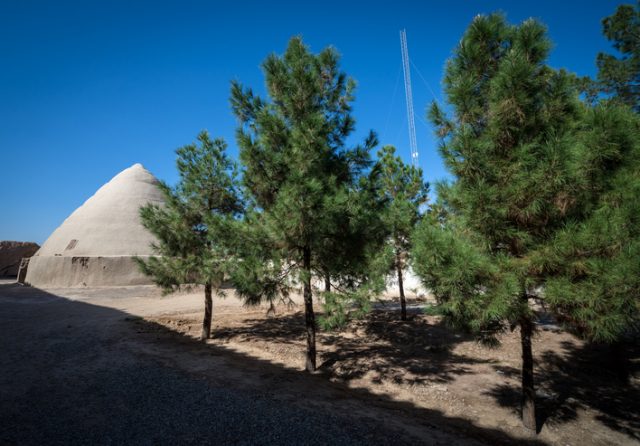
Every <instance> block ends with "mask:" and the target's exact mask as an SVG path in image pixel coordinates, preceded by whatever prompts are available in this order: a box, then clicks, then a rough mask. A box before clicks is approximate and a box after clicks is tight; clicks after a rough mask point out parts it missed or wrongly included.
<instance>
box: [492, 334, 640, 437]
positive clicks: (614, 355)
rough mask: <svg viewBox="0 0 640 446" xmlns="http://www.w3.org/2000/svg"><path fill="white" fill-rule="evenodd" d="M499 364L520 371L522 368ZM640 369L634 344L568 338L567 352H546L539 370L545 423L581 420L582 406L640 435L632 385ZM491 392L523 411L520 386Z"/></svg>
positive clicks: (639, 403)
mask: <svg viewBox="0 0 640 446" xmlns="http://www.w3.org/2000/svg"><path fill="white" fill-rule="evenodd" d="M534 349H535V344H534ZM494 368H495V369H496V370H499V371H500V372H501V373H503V374H504V375H506V376H511V377H514V378H519V376H520V370H519V369H515V368H512V367H501V366H496V367H494ZM639 369H640V347H639V346H638V345H637V344H634V343H628V344H619V345H617V346H614V347H611V346H607V345H593V344H585V345H584V346H582V347H577V346H576V345H574V344H572V343H571V342H564V343H563V344H562V350H561V351H553V350H547V351H545V352H544V353H543V354H542V355H541V359H540V360H539V361H538V362H537V363H536V370H535V372H536V387H537V392H536V393H537V399H538V401H537V404H538V412H537V418H538V426H539V428H541V427H542V425H544V424H550V425H561V424H562V423H565V422H567V421H571V420H575V419H576V418H577V417H578V410H580V409H587V408H590V409H593V410H596V411H597V412H598V415H597V416H596V419H598V420H599V421H601V422H602V423H603V424H605V425H606V426H608V427H609V428H611V429H613V430H616V431H619V432H622V433H624V434H626V435H628V436H629V437H630V438H633V439H635V440H640V392H639V391H638V388H637V386H633V385H630V380H631V377H632V376H634V374H637V373H638V372H639V371H640V370H639ZM489 393H490V394H491V395H492V396H493V397H494V398H495V399H496V401H497V402H498V403H499V404H500V405H501V406H503V407H510V408H512V409H513V410H514V412H519V411H520V397H521V396H520V389H518V388H514V387H511V386H506V385H500V386H497V387H495V388H494V389H492V390H491V391H490V392H489Z"/></svg>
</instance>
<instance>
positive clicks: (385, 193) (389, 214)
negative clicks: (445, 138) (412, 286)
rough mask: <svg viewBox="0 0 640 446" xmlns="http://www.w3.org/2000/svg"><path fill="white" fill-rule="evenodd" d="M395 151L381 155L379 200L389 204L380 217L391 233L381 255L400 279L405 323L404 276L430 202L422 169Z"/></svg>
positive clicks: (389, 149)
mask: <svg viewBox="0 0 640 446" xmlns="http://www.w3.org/2000/svg"><path fill="white" fill-rule="evenodd" d="M395 151H396V149H395V147H393V146H385V147H383V148H382V150H380V151H379V152H378V162H377V163H376V169H377V172H376V173H377V175H376V179H377V182H378V187H377V191H378V194H379V198H380V199H381V200H382V201H383V202H384V203H385V207H384V209H383V210H382V212H381V214H380V217H381V219H382V224H383V227H384V228H386V230H387V231H388V234H389V236H388V240H387V241H388V243H387V244H386V245H385V247H384V248H385V249H383V250H382V251H381V256H382V257H384V258H388V259H389V260H390V261H389V262H388V263H387V264H388V266H389V269H388V270H387V271H386V273H391V274H394V275H396V277H397V280H398V290H399V293H400V308H401V319H402V320H403V321H404V320H406V319H407V302H406V299H405V295H404V283H403V274H404V270H405V269H406V268H407V267H408V265H409V258H410V255H411V249H410V248H411V235H412V234H413V232H414V230H415V226H416V224H417V223H418V221H419V219H420V206H421V205H422V204H424V203H426V201H427V192H428V185H427V184H426V183H424V181H423V180H422V169H419V168H415V167H413V166H410V165H406V164H404V163H403V161H402V159H401V158H400V157H399V156H396V154H395Z"/></svg>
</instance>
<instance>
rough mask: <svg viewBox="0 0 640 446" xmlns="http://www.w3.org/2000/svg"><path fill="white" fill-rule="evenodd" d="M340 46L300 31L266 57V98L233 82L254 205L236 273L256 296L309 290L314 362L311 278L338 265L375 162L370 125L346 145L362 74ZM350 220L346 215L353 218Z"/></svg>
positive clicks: (311, 361)
mask: <svg viewBox="0 0 640 446" xmlns="http://www.w3.org/2000/svg"><path fill="white" fill-rule="evenodd" d="M338 59H339V57H338V54H337V53H336V51H335V50H334V49H332V48H327V49H325V50H323V51H321V52H320V53H319V54H317V55H316V54H312V53H311V52H310V51H309V50H308V48H307V47H306V46H305V45H304V44H303V42H302V40H301V39H300V38H299V37H295V38H293V39H291V41H290V42H289V45H288V47H287V50H286V51H285V53H284V55H283V56H282V57H279V56H277V55H271V56H269V57H268V58H267V59H266V60H265V62H264V63H263V65H262V68H263V71H264V74H265V79H266V88H267V93H268V96H269V100H265V99H262V98H260V97H258V96H256V95H255V94H254V93H253V91H252V90H251V89H245V88H243V87H242V86H241V85H240V84H239V83H237V82H234V83H233V84H232V89H231V104H232V108H233V111H234V113H235V115H236V116H237V117H238V120H239V122H240V127H239V128H238V131H237V140H238V145H239V146H240V158H241V160H242V163H243V166H244V184H245V187H246V189H247V190H248V192H249V195H250V198H251V199H252V203H253V206H254V209H255V212H254V213H253V214H252V219H251V224H252V225H253V228H249V229H247V234H248V237H247V240H248V241H249V242H248V243H249V244H251V246H249V247H246V246H245V253H246V252H248V253H250V254H251V255H249V256H247V257H246V260H245V261H243V262H241V264H240V268H239V269H238V270H237V273H236V277H235V279H234V281H235V283H236V285H237V288H238V291H239V292H240V294H242V295H244V296H245V297H246V298H247V299H248V300H250V301H253V302H256V301H259V300H260V299H262V298H267V299H271V298H273V297H274V296H275V295H277V294H278V293H281V292H284V293H286V292H288V291H289V289H290V288H291V285H292V284H293V285H295V284H296V283H301V284H302V288H303V297H304V308H305V325H306V334H307V355H306V363H305V368H306V370H307V371H314V370H315V369H316V342H315V332H316V320H315V314H314V307H313V290H312V285H311V284H312V276H313V274H314V271H315V272H318V271H320V272H321V274H323V275H330V274H331V273H332V271H335V268H333V267H332V263H333V262H334V261H338V260H341V257H342V256H335V257H336V260H333V261H332V259H331V249H327V247H332V246H335V243H334V238H335V237H336V234H337V232H336V229H337V228H340V227H341V225H344V224H345V219H344V212H345V211H346V210H348V209H349V208H350V206H349V199H350V193H349V190H351V189H352V188H353V186H354V184H356V183H357V181H358V179H359V177H360V176H361V175H362V174H363V170H364V169H365V168H367V167H368V166H369V164H370V160H369V151H370V149H371V148H372V147H373V146H374V145H375V144H376V138H375V135H374V134H373V133H371V134H370V135H369V137H368V138H367V140H366V141H365V143H364V145H363V146H357V147H355V148H348V147H346V143H345V141H346V139H347V137H348V136H349V135H350V134H351V133H352V131H353V130H354V125H355V123H354V119H353V117H352V116H351V105H350V104H351V102H352V101H353V89H354V87H355V82H354V81H353V80H352V79H350V78H348V77H347V75H346V74H345V73H343V72H342V71H340V69H339V66H338ZM347 223H348V221H347Z"/></svg>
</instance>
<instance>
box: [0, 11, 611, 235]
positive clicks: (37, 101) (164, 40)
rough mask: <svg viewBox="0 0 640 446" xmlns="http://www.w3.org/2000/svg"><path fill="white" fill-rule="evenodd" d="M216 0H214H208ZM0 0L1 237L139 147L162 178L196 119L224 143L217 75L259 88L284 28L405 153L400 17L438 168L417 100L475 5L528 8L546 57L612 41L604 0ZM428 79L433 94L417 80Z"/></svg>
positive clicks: (589, 51) (56, 220)
mask: <svg viewBox="0 0 640 446" xmlns="http://www.w3.org/2000/svg"><path fill="white" fill-rule="evenodd" d="M218 3H219V4H218ZM222 3H223V2H211V1H209V2H194V1H189V0H181V1H175V2H163V1H153V2H151V1H150V2H136V1H133V0H130V1H124V2H121V1H106V0H105V1H102V2H99V1H82V2H81V1H78V2H69V1H64V0H62V1H55V2H54V1H41V2H36V1H30V0H3V1H2V3H1V5H0V159H1V164H0V166H1V169H0V172H1V173H0V190H1V191H2V205H1V206H2V207H0V240H7V239H8V240H25V241H35V242H38V243H42V242H43V241H44V240H45V239H46V238H47V237H48V235H49V234H50V233H51V232H52V231H53V230H54V229H55V228H56V227H57V226H58V225H59V224H60V223H61V222H62V221H63V220H64V218H66V217H67V216H68V215H69V213H71V212H72V211H73V210H74V209H76V208H77V207H78V206H80V205H81V204H82V203H83V202H84V201H85V200H86V199H87V198H89V197H90V196H91V195H92V194H93V193H94V192H95V191H96V190H97V189H98V188H99V187H100V186H101V185H102V184H104V183H105V182H107V181H108V180H109V179H110V178H111V177H113V176H114V175H115V174H117V173H118V172H120V171H121V170H122V169H124V168H126V167H129V166H130V165H132V164H134V163H136V162H140V163H142V164H144V166H145V167H147V169H149V170H150V171H151V172H152V173H153V174H155V175H156V176H157V177H158V178H160V179H163V180H166V181H168V182H170V183H173V182H174V181H175V180H176V173H175V167H174V161H175V156H174V150H175V149H176V148H177V147H178V146H180V145H184V144H187V143H189V142H191V141H192V140H193V139H194V137H195V136H196V134H197V133H198V132H199V131H200V130H202V129H208V130H209V132H210V133H211V134H213V135H214V136H219V137H223V138H225V139H226V140H227V142H228V144H229V150H230V153H231V155H232V156H233V157H237V146H236V144H235V141H234V129H235V119H234V117H233V116H232V114H231V111H230V107H229V81H230V80H232V79H238V80H240V81H241V82H242V83H244V84H245V85H247V86H251V87H253V88H254V89H256V90H258V91H259V92H262V91H263V77H262V73H261V71H260V64H261V62H262V61H263V60H264V58H265V57H266V56H267V55H268V54H269V53H271V52H276V53H282V52H283V51H284V49H285V47H286V45H287V41H288V40H289V38H290V37H291V36H293V35H302V36H303V38H304V40H305V42H306V43H307V44H308V45H310V47H311V49H312V50H313V51H319V50H321V49H322V48H324V47H325V46H327V45H333V46H335V47H336V48H337V49H338V50H339V51H340V53H341V54H342V67H343V68H344V70H345V71H347V73H348V74H349V75H351V76H352V77H354V78H355V79H356V80H357V81H358V89H357V91H356V102H355V104H354V114H355V117H356V120H357V132H356V135H355V137H356V138H361V137H362V136H363V135H364V134H365V133H366V132H367V131H368V130H369V129H374V130H375V131H376V132H377V133H378V135H379V137H380V141H381V143H382V144H393V145H395V146H396V147H397V148H398V150H399V152H400V154H401V155H402V156H403V157H404V158H405V160H406V161H407V162H408V161H409V149H408V134H407V124H406V111H405V110H406V109H405V102H404V90H403V84H402V77H401V57H400V42H399V33H398V32H399V30H400V29H401V28H406V29H407V36H408V43H409V55H410V57H411V59H412V61H413V64H414V65H415V67H414V68H413V72H412V79H413V91H414V104H415V109H416V118H417V121H418V122H417V123H416V128H417V139H418V146H419V151H420V164H421V166H422V167H423V169H424V171H425V174H426V177H427V179H428V180H429V181H433V180H435V179H438V178H443V177H444V176H445V175H446V172H445V170H444V168H443V166H442V162H441V161H440V159H439V156H438V154H437V151H436V148H435V145H436V141H435V140H434V138H433V136H432V129H431V128H430V126H429V125H428V124H427V123H426V121H425V108H426V106H427V104H428V103H429V102H430V101H431V100H432V99H433V94H435V96H436V97H437V98H438V99H442V96H441V95H442V92H441V83H440V80H441V77H442V70H443V66H444V63H445V60H446V59H447V57H449V56H450V54H451V50H452V49H453V48H454V47H455V45H456V43H457V42H458V41H459V39H460V36H461V35H462V33H463V31H464V30H465V28H466V27H467V25H468V24H469V22H470V21H471V19H472V18H473V16H474V15H476V14H478V13H490V12H493V11H496V10H502V11H504V12H505V13H506V14H507V17H508V19H509V20H510V21H511V22H520V21H522V20H524V19H526V18H528V17H536V18H538V19H540V20H542V21H543V22H544V23H545V24H546V25H547V26H548V28H549V33H550V36H551V38H552V40H553V41H554V43H555V48H554V50H553V52H552V56H551V59H550V63H551V65H553V66H555V67H564V68H567V69H569V70H571V71H574V72H577V73H579V74H581V75H593V74H594V73H595V62H594V60H595V57H596V54H597V53H598V51H611V50H610V46H609V44H608V42H607V41H606V40H605V39H604V38H603V37H602V34H601V26H600V20H601V19H602V17H604V16H606V15H610V14H611V13H612V12H613V11H614V10H615V7H616V6H617V5H618V4H620V3H621V2H618V1H605V0H600V1H594V0H591V1H575V2H573V1H559V0H554V1H548V0H535V1H517V2H515V1H480V0H467V1H462V0H458V1H453V0H449V1H430V2H409V1H407V2H405V1H388V0H387V1H366V2H365V1H363V2H347V1H345V0H342V1H333V0H323V1H315V2H301V1H300V2H289V3H290V4H288V5H287V4H286V3H285V2H275V1H261V2H249V1H234V2H226V3H227V5H226V6H223V5H221V4H222ZM430 90H432V91H433V94H432V93H431V91H430Z"/></svg>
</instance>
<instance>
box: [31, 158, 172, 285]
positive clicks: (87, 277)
mask: <svg viewBox="0 0 640 446" xmlns="http://www.w3.org/2000/svg"><path fill="white" fill-rule="evenodd" d="M158 184H159V183H158V180H157V179H156V178H155V177H154V176H153V175H152V174H151V173H150V172H149V171H148V170H146V169H145V168H144V167H143V166H142V165H141V164H134V165H133V166H131V167H129V168H128V169H125V170H123V171H122V172H120V173H119V174H118V175H116V176H115V177H114V178H113V179H111V181H109V182H108V183H107V184H105V185H104V186H102V187H101V188H100V189H98V191H97V192H96V193H95V194H94V195H93V196H92V197H91V198H89V199H88V200H87V201H86V202H85V203H84V204H83V205H82V206H80V207H79V208H78V209H76V210H75V211H74V212H73V213H72V214H71V215H70V216H69V217H68V218H67V219H66V220H65V221H64V222H63V223H62V224H61V225H60V226H59V227H58V229H56V230H55V231H54V232H53V233H52V234H51V235H50V236H49V238H48V239H47V241H46V242H45V243H44V244H43V245H42V247H41V248H40V249H39V250H38V252H36V254H35V255H34V256H33V257H31V259H30V261H29V265H28V269H27V274H26V279H25V282H26V283H28V284H30V285H32V286H35V287H40V288H58V287H77V286H123V285H143V284H151V283H152V282H151V280H150V279H149V278H148V277H146V276H145V275H144V274H142V273H141V272H140V270H139V269H138V266H137V264H136V263H135V261H134V259H133V258H134V256H140V257H144V256H149V255H152V254H153V252H152V249H151V244H152V243H153V242H154V240H155V239H154V237H153V236H152V235H151V233H149V231H147V230H146V229H145V228H144V226H142V222H141V220H140V207H141V206H143V205H145V204H147V203H156V204H162V203H163V201H164V199H163V195H162V192H161V190H160V188H159V187H158Z"/></svg>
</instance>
